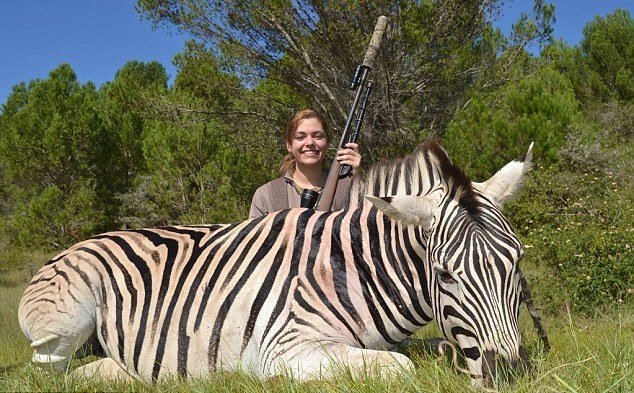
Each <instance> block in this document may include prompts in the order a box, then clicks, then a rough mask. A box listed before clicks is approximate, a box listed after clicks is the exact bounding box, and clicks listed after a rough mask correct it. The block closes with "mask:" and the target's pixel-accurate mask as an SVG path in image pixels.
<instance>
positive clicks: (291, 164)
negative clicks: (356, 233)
mask: <svg viewBox="0 0 634 393" xmlns="http://www.w3.org/2000/svg"><path fill="white" fill-rule="evenodd" d="M285 142H286V150H288V154H287V155H286V157H284V159H283V160H282V165H281V168H280V171H281V173H282V177H280V178H278V179H275V180H273V181H270V182H268V183H266V184H265V185H263V186H261V187H260V188H258V189H257V191H256V192H255V194H254V195H253V201H252V202H251V210H250V211H249V218H255V217H260V216H263V215H265V214H268V213H271V212H274V211H279V210H284V209H288V208H293V207H299V206H300V196H301V193H302V191H303V190H304V189H306V188H308V189H312V190H315V191H317V192H320V191H321V187H322V186H323V184H324V182H325V181H326V177H327V175H328V172H327V171H326V170H325V169H324V159H325V158H326V152H327V151H328V147H329V146H330V136H329V133H328V129H327V124H326V120H325V119H324V117H323V116H322V115H321V114H320V113H318V112H316V111H313V110H310V109H302V110H300V111H299V112H297V113H296V114H295V116H293V118H292V119H291V120H290V121H289V123H288V126H287V127H286V134H285ZM337 161H339V163H341V164H342V165H344V164H345V165H350V166H351V167H352V169H353V173H356V172H357V171H358V169H359V167H360V165H361V155H360V154H359V147H358V145H357V144H356V143H348V144H346V146H345V149H341V150H339V151H338V152H337ZM349 183H350V177H346V178H344V179H340V180H339V184H338V185H337V192H336V194H335V199H334V201H333V204H332V209H333V210H338V209H341V208H342V207H343V203H344V200H345V197H346V194H347V190H348V185H349Z"/></svg>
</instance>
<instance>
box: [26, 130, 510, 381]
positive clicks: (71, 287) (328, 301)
mask: <svg viewBox="0 0 634 393" xmlns="http://www.w3.org/2000/svg"><path fill="white" fill-rule="evenodd" d="M516 162H517V161H516ZM509 165H511V164H509ZM456 170H457V169H456V168H455V167H454V166H453V164H451V163H450V161H448V158H447V157H446V154H445V153H444V151H443V150H442V149H441V148H440V147H439V146H438V145H437V144H436V143H435V142H428V143H426V144H425V145H423V147H422V148H421V149H420V150H419V151H418V152H417V153H416V154H413V155H412V156H410V157H408V158H407V159H406V160H405V161H403V162H400V163H398V164H395V165H392V166H377V167H375V169H374V170H371V171H370V173H369V174H368V180H367V182H365V183H364V182H359V181H357V182H356V183H355V184H353V186H352V191H351V195H352V196H351V200H352V202H351V205H350V208H349V209H346V210H343V211H339V212H315V211H312V210H306V209H291V210H285V211H282V212H276V213H272V214H269V215H267V216H264V217H261V218H257V219H254V220H250V221H246V222H242V223H237V224H231V225H210V226H182V227H166V228H158V229H145V230H132V231H121V232H111V233H106V234H103V235H99V236H96V237H94V238H92V239H90V240H87V241H85V242H82V243H79V244H77V245H75V246H73V247H72V248H70V249H68V250H66V251H64V252H63V253H61V254H59V255H58V256H56V257H55V258H53V259H52V260H51V261H49V262H48V263H47V264H46V265H45V266H44V267H43V268H42V269H41V270H40V271H39V272H38V273H37V274H36V276H35V277H34V278H33V280H32V281H31V283H30V284H29V286H28V287H27V289H26V291H25V294H24V296H23V298H22V301H21V303H20V307H19V319H20V325H21V327H22V330H23V331H24V333H25V334H26V336H27V337H28V338H29V339H30V340H31V342H32V344H31V345H32V347H34V349H35V355H34V358H33V359H34V361H35V362H39V363H53V364H54V365H56V366H57V369H63V368H65V367H66V364H67V363H68V361H69V359H70V357H71V356H72V355H73V353H75V351H76V350H77V349H79V348H80V347H82V345H86V343H88V344H95V343H97V342H98V347H100V348H101V349H103V351H104V353H105V356H106V359H110V361H111V366H113V367H115V368H120V369H121V370H124V371H125V373H127V374H129V375H132V376H137V377H140V378H142V379H145V380H156V379H158V378H161V377H163V376H167V375H174V374H180V375H184V376H188V377H199V376H204V375H206V374H209V373H210V372H215V371H218V370H245V371H249V372H254V373H256V374H258V375H260V376H262V377H268V376H274V375H278V374H280V373H283V372H288V371H290V372H291V373H293V375H294V376H295V377H297V378H300V379H308V378H314V377H316V376H319V375H322V376H327V375H331V374H329V373H331V372H332V371H331V369H332V366H333V363H334V364H342V365H344V366H346V367H350V368H351V369H357V370H361V369H363V368H364V366H366V365H370V366H376V367H378V368H379V369H382V370H384V371H386V372H387V373H390V374H391V373H393V372H401V371H402V370H403V369H404V368H410V367H412V363H411V361H410V360H409V359H408V358H407V357H405V356H404V355H401V354H398V353H391V352H387V351H386V349H390V348H393V347H394V346H396V345H397V344H398V343H399V342H401V341H402V340H403V339H405V338H406V337H408V336H410V335H411V334H412V333H414V332H415V331H416V330H418V329H419V328H420V327H422V326H424V325H426V324H427V323H429V322H430V321H431V320H432V319H433V318H434V317H435V318H436V319H437V320H438V323H439V326H440V327H441V329H442V330H443V332H444V333H445V335H446V336H447V337H448V338H449V339H451V340H453V341H456V342H458V343H459V344H460V346H461V347H462V348H463V350H464V351H465V354H466V356H467V361H468V363H469V367H470V369H471V371H472V374H473V377H474V380H476V381H477V380H481V379H482V377H483V374H486V373H487V370H488V369H486V370H485V367H484V366H483V365H482V364H483V361H485V360H486V358H487V353H488V352H490V351H494V352H496V353H499V354H502V355H504V356H505V357H506V358H508V359H509V362H510V363H513V362H514V361H516V360H515V359H516V358H517V356H519V352H518V351H520V348H521V345H520V339H519V331H518V329H517V312H518V310H519V284H518V278H517V274H515V272H516V266H517V259H519V256H520V244H519V241H517V238H516V237H515V236H514V235H513V232H512V230H511V228H510V226H509V225H508V223H507V222H506V220H505V219H504V217H503V216H502V215H501V213H500V209H499V208H498V207H496V205H495V203H494V202H492V198H491V197H490V196H488V195H485V192H484V191H486V190H487V186H491V184H486V183H483V184H482V185H477V187H476V186H474V187H471V186H470V185H471V182H470V181H469V180H468V178H466V177H464V176H463V175H462V174H461V173H459V172H458V173H454V172H455V171H456ZM496 176H497V175H496ZM494 178H495V177H494ZM494 178H492V179H491V180H494ZM465 187H466V188H465ZM465 190H466V191H465ZM482 190H484V191H482ZM364 195H383V196H384V197H382V198H378V197H370V196H368V197H365V198H364V197H363V196H364ZM412 198H414V201H415V202H416V203H415V204H414V205H412V204H411V202H412ZM465 198H466V200H465ZM421 201H423V203H421ZM429 201H432V203H431V204H432V205H433V207H427V205H429V203H430V202H429ZM423 205H425V206H423ZM489 205H490V206H489ZM421 206H423V207H421ZM465 206H466V207H465ZM474 209H475V210H474ZM476 216H477V217H476ZM460 217H462V218H460ZM474 217H475V218H474ZM465 238H466V239H467V240H468V241H469V242H470V243H465ZM465 244H467V245H468V244H472V245H473V247H465ZM474 250H475V251H474ZM439 261H440V262H439ZM465 261H466V262H468V263H465ZM487 264H489V265H491V266H490V267H492V268H491V269H489V270H486V269H485V270H486V271H484V270H482V269H484V268H482V269H481V270H479V271H476V270H477V269H474V268H469V265H477V266H480V267H482V266H485V265H487ZM469 269H470V270H469ZM467 270H469V271H467ZM471 272H473V273H476V274H474V276H473V277H471V278H469V280H471V281H473V282H474V283H476V285H481V286H482V287H483V289H482V291H480V293H477V292H478V291H477V290H476V291H475V292H474V291H472V287H473V285H471V286H465V287H464V288H465V290H464V291H457V290H456V288H457V287H451V285H457V284H455V283H450V284H446V283H443V282H440V281H439V277H440V280H442V279H443V274H450V275H455V276H456V277H458V276H459V275H465V276H466V275H469V274H470V273H471ZM445 278H446V277H445ZM456 280H457V278H456ZM464 281H465V282H466V281H467V280H464ZM467 289H469V290H467ZM489 292H491V294H489ZM483 299H484V300H485V301H484V302H482V300H483ZM465 304H468V305H470V306H469V307H465ZM491 326H492V328H491ZM95 337H96V339H95ZM84 367H86V366H84ZM488 372H490V370H488Z"/></svg>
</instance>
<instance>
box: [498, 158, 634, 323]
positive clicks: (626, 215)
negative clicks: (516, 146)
mask: <svg viewBox="0 0 634 393" xmlns="http://www.w3.org/2000/svg"><path fill="white" fill-rule="evenodd" d="M632 199H633V198H632V192H631V187H630V186H629V185H627V184H626V185H623V184H622V183H620V182H617V181H615V178H614V176H613V175H611V174H605V173H602V172H598V171H593V172H585V173H575V172H571V171H560V170H559V169H558V168H557V167H552V168H550V169H544V168H539V167H538V168H537V170H536V171H535V173H534V174H533V175H532V179H531V180H529V181H528V182H527V184H526V188H525V190H524V191H523V193H522V196H521V197H520V198H519V199H518V200H517V201H515V202H513V203H512V204H509V206H508V208H507V216H508V217H509V218H510V219H511V220H512V222H513V224H514V226H515V227H516V230H517V232H518V234H519V235H520V237H521V238H522V240H523V242H524V243H525V247H526V248H527V253H526V257H525V260H523V261H522V264H525V265H528V266H529V268H528V270H529V271H532V272H533V274H532V277H530V276H531V275H530V274H529V277H530V278H531V284H532V285H533V287H534V288H533V291H534V292H536V297H537V298H538V303H540V304H542V305H543V306H546V307H547V308H548V309H550V310H555V309H561V308H562V307H563V306H564V303H565V302H569V303H570V305H571V306H572V307H573V309H576V310H579V311H583V312H589V311H592V310H595V309H596V308H597V307H604V306H608V305H610V304H612V303H614V302H619V303H620V302H627V301H631V297H632V296H631V295H632V291H633V290H634V253H633V252H632V243H633V242H634V229H633V228H632V227H631V223H632V222H634V213H633V212H634V209H632V207H631V206H632V204H633V203H634V201H633V200H632Z"/></svg>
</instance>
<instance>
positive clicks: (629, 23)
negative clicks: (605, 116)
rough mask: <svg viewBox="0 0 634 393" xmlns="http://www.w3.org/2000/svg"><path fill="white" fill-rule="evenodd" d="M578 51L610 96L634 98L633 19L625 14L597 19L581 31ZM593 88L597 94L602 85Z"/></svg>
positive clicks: (620, 11)
mask: <svg viewBox="0 0 634 393" xmlns="http://www.w3.org/2000/svg"><path fill="white" fill-rule="evenodd" d="M581 50H582V51H583V54H584V56H585V58H586V61H587V64H588V66H589V67H590V69H592V70H593V71H594V72H596V74H597V75H598V82H599V83H603V84H605V87H606V88H607V91H608V92H609V94H610V95H613V96H616V97H618V98H620V99H622V100H632V99H633V98H634V20H632V17H631V16H630V13H629V12H628V11H626V10H616V11H614V12H613V13H611V14H609V15H607V16H606V17H605V18H601V17H600V16H596V17H595V18H594V20H593V21H592V22H590V23H588V24H587V25H586V26H585V27H584V28H583V40H582V41H581ZM595 89H596V90H598V91H597V92H600V90H601V86H597V87H596V88H595Z"/></svg>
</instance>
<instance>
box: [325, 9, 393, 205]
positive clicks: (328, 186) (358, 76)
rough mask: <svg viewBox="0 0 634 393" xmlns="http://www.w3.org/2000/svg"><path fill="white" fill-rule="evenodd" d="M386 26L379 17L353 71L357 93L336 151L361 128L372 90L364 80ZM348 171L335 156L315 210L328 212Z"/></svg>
mask: <svg viewBox="0 0 634 393" xmlns="http://www.w3.org/2000/svg"><path fill="white" fill-rule="evenodd" d="M386 26H387V17H385V16H383V15H381V16H380V17H379V19H378V20H377V22H376V26H375V27H374V33H372V38H371V39H370V44H369V45H368V50H367V51H366V53H365V57H364V59H363V63H362V64H361V65H359V66H357V70H356V71H355V75H354V77H353V79H352V83H351V86H350V88H351V89H353V90H354V89H355V88H356V89H357V93H356V95H355V97H354V101H353V103H352V108H351V109H350V113H349V115H348V118H347V119H346V125H345V127H344V129H343V132H342V134H341V141H339V147H338V148H337V151H339V150H340V149H342V148H344V147H345V145H346V143H348V142H356V140H357V137H358V135H359V130H360V128H361V122H362V121H363V115H364V113H365V108H366V104H367V100H368V96H369V95H370V91H371V89H372V83H371V82H368V83H366V78H367V75H368V71H369V70H370V69H371V68H372V66H373V65H374V59H375V57H376V53H377V51H378V50H379V47H380V46H381V41H382V39H383V33H384V32H385V28H386ZM364 90H365V96H364V97H363V103H362V105H361V111H360V112H359V113H357V107H358V105H359V99H360V98H361V96H362V93H363V92H364ZM353 119H356V124H355V132H354V133H353V134H352V135H351V134H350V126H351V124H352V121H353ZM349 169H350V167H349V166H348V165H344V166H343V168H342V165H341V164H340V163H339V161H337V155H336V154H335V158H334V159H333V160H332V163H331V164H330V170H329V171H328V177H327V178H326V183H325V184H324V187H323V190H322V192H321V195H320V197H319V200H318V201H317V206H316V207H315V210H321V211H326V210H330V208H331V207H332V201H333V199H334V197H335V192H336V191H337V184H338V182H339V177H340V176H341V175H344V174H346V173H347V171H348V170H349Z"/></svg>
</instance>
